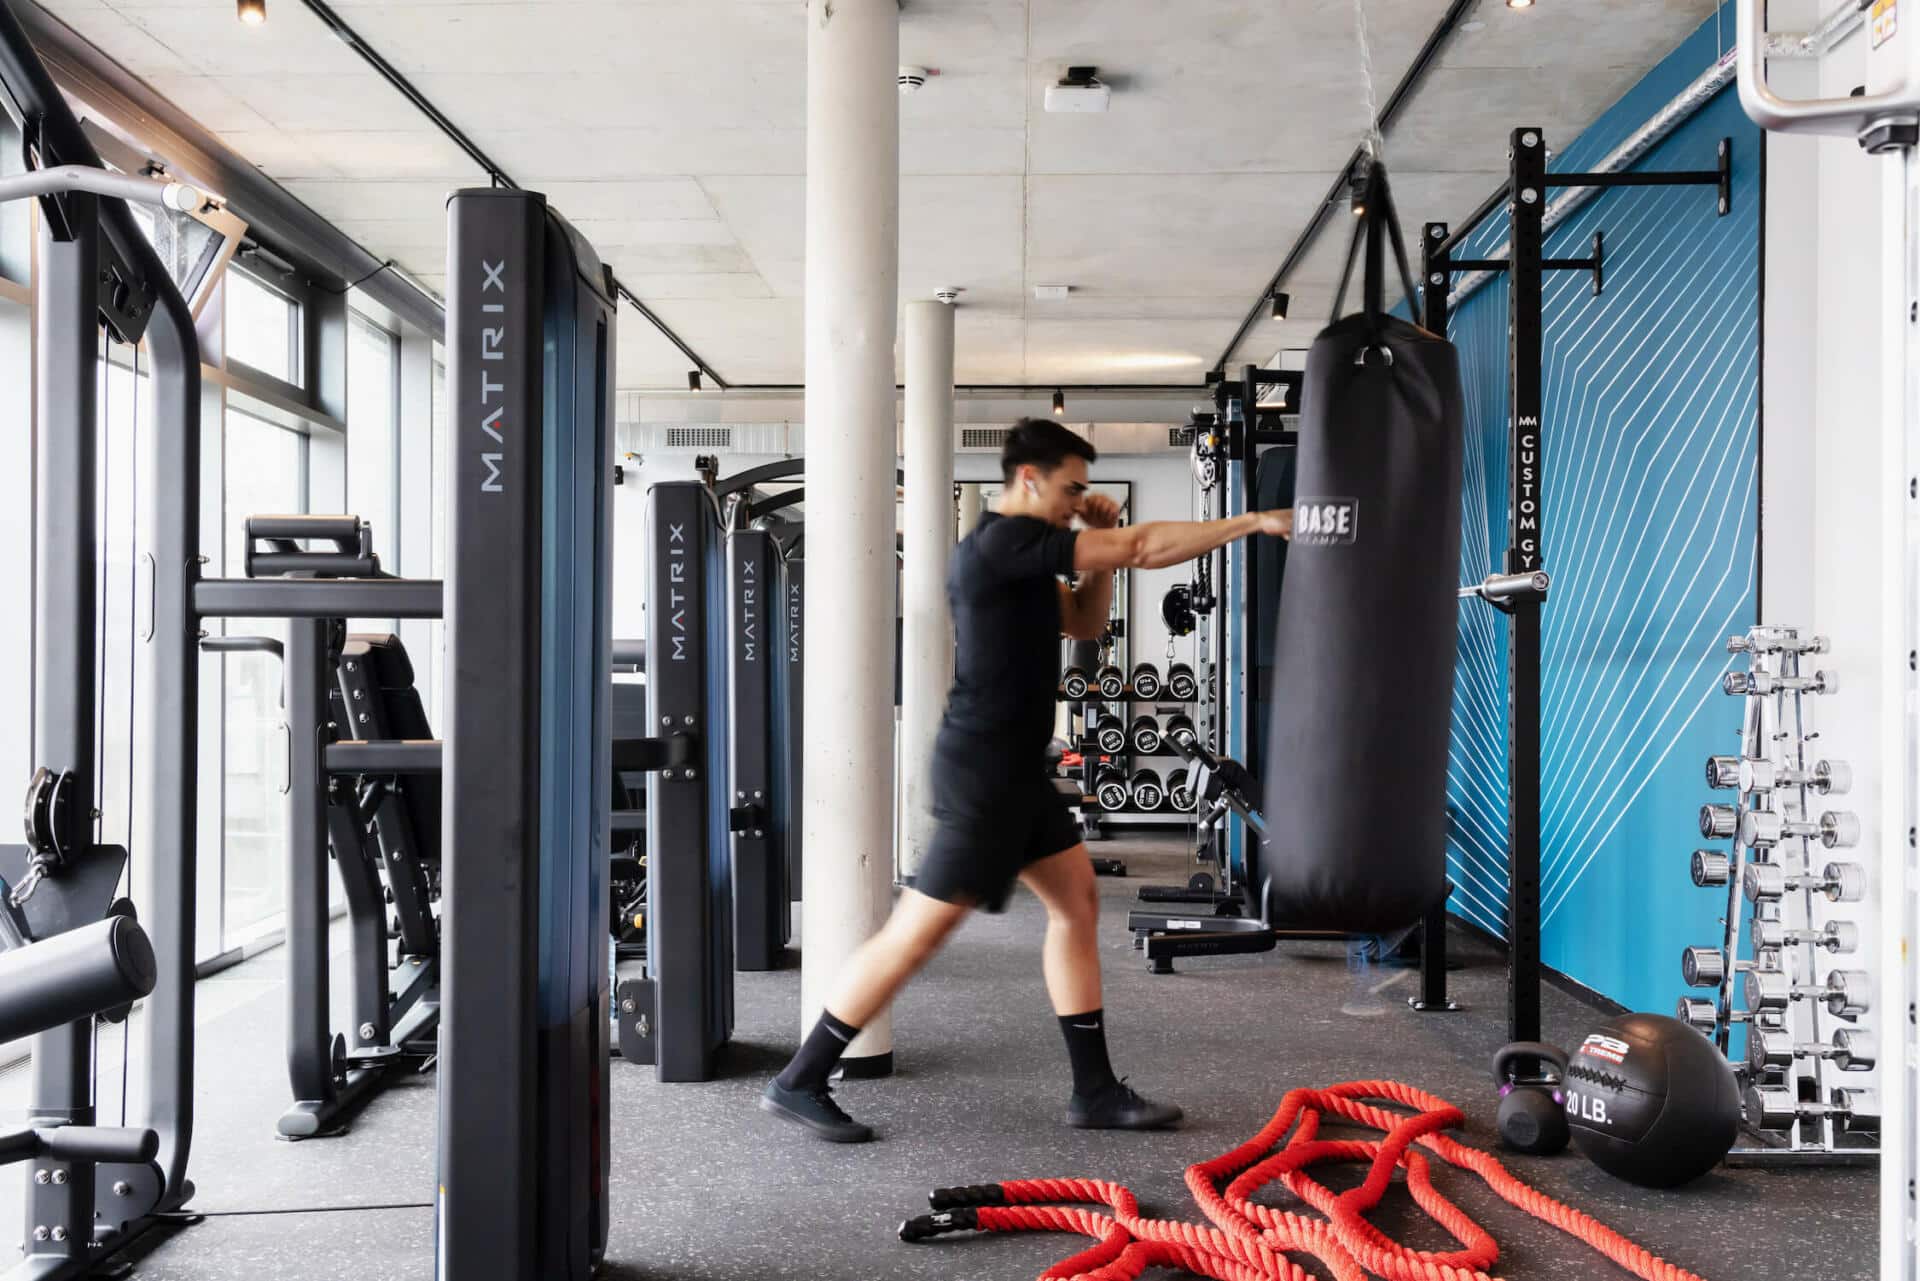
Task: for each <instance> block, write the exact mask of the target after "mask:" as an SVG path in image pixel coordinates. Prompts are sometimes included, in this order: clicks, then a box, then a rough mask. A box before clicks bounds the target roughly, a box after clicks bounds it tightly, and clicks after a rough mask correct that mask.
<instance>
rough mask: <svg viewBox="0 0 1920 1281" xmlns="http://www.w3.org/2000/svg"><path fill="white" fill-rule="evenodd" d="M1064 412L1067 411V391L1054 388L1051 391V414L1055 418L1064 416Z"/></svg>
mask: <svg viewBox="0 0 1920 1281" xmlns="http://www.w3.org/2000/svg"><path fill="white" fill-rule="evenodd" d="M1066 412H1067V393H1066V392H1064V391H1062V390H1060V389H1059V388H1055V389H1054V393H1053V416H1054V417H1055V418H1060V417H1064V416H1065V414H1066Z"/></svg>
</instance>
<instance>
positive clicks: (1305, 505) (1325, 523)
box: [1293, 498, 1360, 547]
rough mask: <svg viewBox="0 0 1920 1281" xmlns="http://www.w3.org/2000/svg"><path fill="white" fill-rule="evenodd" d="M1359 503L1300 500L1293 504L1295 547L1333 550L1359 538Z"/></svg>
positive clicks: (1353, 501) (1335, 499)
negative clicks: (1330, 548) (1332, 548)
mask: <svg viewBox="0 0 1920 1281" xmlns="http://www.w3.org/2000/svg"><path fill="white" fill-rule="evenodd" d="M1359 529H1360V503H1359V501H1358V500H1357V499H1352V498H1301V499H1296V500H1295V501H1294V504H1293V542H1294V545H1295V546H1300V545H1303V544H1304V545H1305V546H1308V547H1334V546H1339V545H1343V544H1346V543H1351V542H1353V541H1354V540H1355V539H1356V538H1357V537H1358V536H1359Z"/></svg>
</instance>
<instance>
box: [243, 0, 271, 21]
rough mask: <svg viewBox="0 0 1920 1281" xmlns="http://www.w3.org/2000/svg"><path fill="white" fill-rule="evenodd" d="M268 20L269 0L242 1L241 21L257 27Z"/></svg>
mask: <svg viewBox="0 0 1920 1281" xmlns="http://www.w3.org/2000/svg"><path fill="white" fill-rule="evenodd" d="M266 20H267V0H240V21H242V22H244V23H246V24H247V25H248V26H250V27H257V26H259V25H260V24H261V23H263V22H265V21H266Z"/></svg>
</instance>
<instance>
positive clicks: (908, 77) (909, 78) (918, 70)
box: [899, 67, 935, 98]
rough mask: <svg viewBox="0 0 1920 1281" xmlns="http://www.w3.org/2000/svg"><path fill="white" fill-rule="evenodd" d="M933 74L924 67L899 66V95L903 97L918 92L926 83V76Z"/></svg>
mask: <svg viewBox="0 0 1920 1281" xmlns="http://www.w3.org/2000/svg"><path fill="white" fill-rule="evenodd" d="M934 74H935V73H934V72H932V71H929V70H927V69H926V68H925V67H902V68H900V78H899V84H900V96H901V97H902V98H904V97H906V96H907V95H908V94H910V93H918V92H920V90H921V89H922V88H923V87H924V86H925V85H926V83H927V77H928V76H931V75H934Z"/></svg>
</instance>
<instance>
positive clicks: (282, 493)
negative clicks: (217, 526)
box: [222, 408, 306, 947]
mask: <svg viewBox="0 0 1920 1281" xmlns="http://www.w3.org/2000/svg"><path fill="white" fill-rule="evenodd" d="M300 454H301V438H300V437H299V436H298V435H296V434H295V433H293V432H290V431H287V430H285V429H284V428H281V427H276V426H275V425H273V424H272V423H269V422H265V421H263V420H262V419H259V418H255V417H253V416H252V415H250V414H245V413H242V412H240V411H239V410H236V409H231V408H229V409H228V410H227V414H226V484H225V495H224V496H225V502H224V508H225V511H224V518H223V520H222V525H223V527H224V529H225V537H226V543H227V547H226V551H227V564H228V565H233V566H237V565H240V564H242V563H243V557H242V552H243V550H244V544H245V540H246V534H245V530H244V527H243V523H244V522H245V520H246V518H247V517H248V516H252V515H261V514H265V513H291V512H300V511H304V510H306V503H305V501H304V494H303V492H302V491H303V489H304V486H303V484H302V479H301V460H300ZM286 630H287V629H286V624H285V623H283V622H281V621H280V620H278V619H265V618H249V619H231V620H229V621H228V622H227V624H226V631H227V634H229V635H248V636H272V637H275V638H276V639H279V640H283V641H284V640H285V639H286ZM223 661H224V662H225V665H226V680H225V682H224V690H225V697H224V702H225V707H224V709H223V720H224V723H225V727H226V760H225V764H224V779H225V784H226V822H225V826H224V848H225V856H226V930H225V935H226V937H225V938H224V939H223V940H222V945H223V946H225V947H234V946H237V945H238V944H239V943H240V942H242V941H244V940H245V939H246V938H247V937H248V936H249V935H252V934H257V933H258V932H259V930H260V929H261V928H262V927H263V926H264V925H265V924H266V923H268V922H269V921H272V920H273V919H274V918H277V917H278V916H279V915H280V914H281V911H282V909H283V908H284V906H285V903H286V828H285V813H286V798H285V796H284V795H283V794H282V788H283V787H284V786H285V784H286V731H285V728H284V725H285V722H284V718H283V714H282V708H281V702H280V664H279V661H278V660H277V659H275V658H274V657H273V656H272V655H270V654H229V655H227V656H226V657H225V659H224V660H223Z"/></svg>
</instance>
